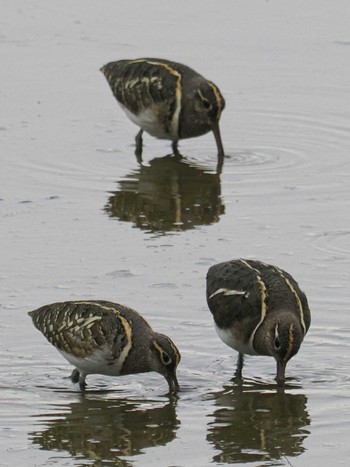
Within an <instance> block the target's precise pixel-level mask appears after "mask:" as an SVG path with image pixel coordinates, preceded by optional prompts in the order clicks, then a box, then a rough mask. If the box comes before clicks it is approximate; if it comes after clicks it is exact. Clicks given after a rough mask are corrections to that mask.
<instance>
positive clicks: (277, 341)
mask: <svg viewBox="0 0 350 467" xmlns="http://www.w3.org/2000/svg"><path fill="white" fill-rule="evenodd" d="M280 347H281V343H280V340H279V338H278V337H276V339H275V348H276V349H279V348H280Z"/></svg>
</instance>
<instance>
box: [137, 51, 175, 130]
mask: <svg viewBox="0 0 350 467" xmlns="http://www.w3.org/2000/svg"><path fill="white" fill-rule="evenodd" d="M129 63H149V64H150V65H156V66H161V67H163V68H164V69H165V70H167V71H168V72H169V73H170V74H171V75H173V76H175V78H176V91H175V101H176V105H175V111H174V113H173V117H172V120H171V129H172V133H173V135H174V137H176V138H178V137H179V120H180V112H181V101H182V83H181V73H179V72H178V71H176V70H175V68H173V67H172V66H171V65H169V64H167V63H163V62H157V61H152V60H142V59H140V60H131V61H130V62H129Z"/></svg>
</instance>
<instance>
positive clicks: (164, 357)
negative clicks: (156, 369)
mask: <svg viewBox="0 0 350 467" xmlns="http://www.w3.org/2000/svg"><path fill="white" fill-rule="evenodd" d="M160 359H161V360H162V363H163V365H165V366H167V365H170V363H171V358H170V357H169V355H168V354H167V353H166V352H164V350H163V351H162V352H161V353H160Z"/></svg>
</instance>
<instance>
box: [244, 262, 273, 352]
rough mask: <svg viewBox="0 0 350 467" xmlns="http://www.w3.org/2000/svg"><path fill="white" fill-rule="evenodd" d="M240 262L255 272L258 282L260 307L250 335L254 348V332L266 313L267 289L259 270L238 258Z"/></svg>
mask: <svg viewBox="0 0 350 467" xmlns="http://www.w3.org/2000/svg"><path fill="white" fill-rule="evenodd" d="M239 261H240V262H241V263H242V264H244V265H245V266H246V267H247V268H249V269H251V270H252V271H254V272H255V274H256V280H257V282H258V284H259V289H260V301H261V308H260V321H259V322H258V324H257V325H256V327H255V329H254V331H253V332H252V334H251V336H250V339H249V341H250V345H251V346H252V347H253V348H254V345H253V344H254V337H255V334H256V331H257V330H258V329H259V327H260V326H261V324H262V323H263V322H264V319H265V316H266V313H267V306H266V299H267V289H266V285H265V282H264V281H263V280H262V277H261V275H260V271H259V270H258V269H256V268H253V266H251V265H250V264H249V263H247V261H245V260H244V259H240V260H239Z"/></svg>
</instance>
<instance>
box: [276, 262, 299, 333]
mask: <svg viewBox="0 0 350 467" xmlns="http://www.w3.org/2000/svg"><path fill="white" fill-rule="evenodd" d="M278 271H279V273H280V274H281V276H282V277H283V279H284V280H285V282H286V284H287V285H288V287H289V288H290V290H291V292H292V293H293V295H294V297H295V300H296V302H297V305H298V310H299V317H300V323H301V325H302V327H303V330H304V336H305V334H306V325H305V320H304V309H303V305H302V303H301V300H300V298H299V295H298V293H297V291H296V290H295V288H294V287H293V284H292V283H291V281H290V280H289V279H288V278H287V277H286V276H285V275H284V274H283V273H282V271H281V270H278Z"/></svg>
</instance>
